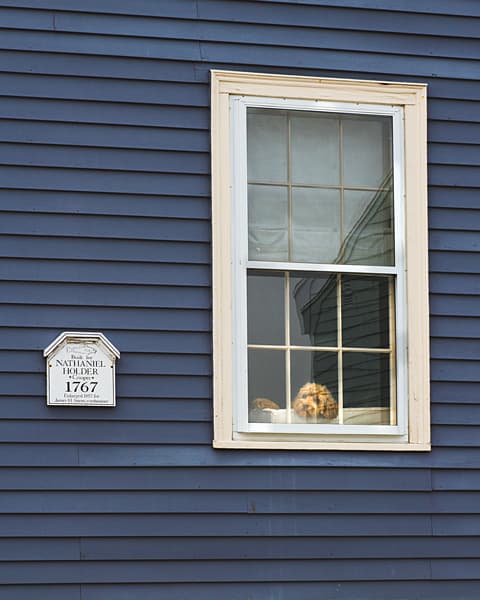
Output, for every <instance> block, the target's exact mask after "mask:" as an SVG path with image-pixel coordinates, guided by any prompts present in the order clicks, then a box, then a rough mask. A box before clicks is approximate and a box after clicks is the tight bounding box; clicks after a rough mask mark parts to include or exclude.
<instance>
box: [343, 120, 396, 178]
mask: <svg viewBox="0 0 480 600" xmlns="http://www.w3.org/2000/svg"><path fill="white" fill-rule="evenodd" d="M342 124H343V160H344V164H343V185H345V186H348V187H352V186H353V187H357V186H364V187H375V188H376V187H385V186H390V183H391V173H392V120H391V118H390V117H381V116H365V115H362V116H353V115H351V116H348V117H347V116H344V118H343V119H342Z"/></svg>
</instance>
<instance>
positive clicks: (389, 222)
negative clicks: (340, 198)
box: [342, 190, 394, 266]
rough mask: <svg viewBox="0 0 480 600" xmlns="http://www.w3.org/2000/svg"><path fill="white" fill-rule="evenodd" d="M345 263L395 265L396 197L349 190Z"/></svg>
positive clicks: (344, 217)
mask: <svg viewBox="0 0 480 600" xmlns="http://www.w3.org/2000/svg"><path fill="white" fill-rule="evenodd" d="M343 206H344V210H343V231H344V248H343V252H342V262H345V263H348V264H363V265H385V266H387V265H393V264H394V246H393V194H392V193H391V192H388V191H376V192H372V191H358V190H345V192H344V203H343Z"/></svg>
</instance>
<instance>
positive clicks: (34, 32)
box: [0, 10, 478, 59]
mask: <svg viewBox="0 0 480 600" xmlns="http://www.w3.org/2000/svg"><path fill="white" fill-rule="evenodd" d="M351 16H352V15H351V14H350V17H351ZM0 18H1V19H2V20H1V24H2V28H3V30H4V32H5V33H6V34H8V35H7V36H5V38H6V44H7V46H8V47H10V45H12V47H15V46H16V42H15V40H16V39H17V38H18V37H19V36H21V35H28V36H29V39H31V44H32V48H33V49H34V50H39V51H45V50H51V48H52V47H53V48H54V49H57V48H58V44H62V42H63V49H64V51H67V52H71V51H72V42H73V44H74V43H75V40H76V39H81V38H82V36H84V37H86V36H88V39H89V42H90V43H89V46H90V45H92V46H93V47H92V48H91V50H93V51H95V52H97V47H96V42H97V40H100V39H102V38H103V39H104V40H105V49H106V50H109V48H110V45H111V44H114V43H115V41H116V38H118V37H121V39H122V40H125V41H127V44H126V50H127V53H128V55H129V50H128V46H129V45H132V46H133V43H136V45H137V47H140V45H139V44H138V42H141V44H142V46H143V45H146V46H147V48H146V50H147V52H148V51H151V50H150V45H151V47H152V48H155V47H156V44H159V43H165V42H166V41H167V40H175V42H174V43H173V44H172V49H174V50H175V51H176V58H178V57H181V58H186V59H188V57H184V56H183V54H182V52H181V49H182V48H183V47H184V46H177V43H178V42H177V41H178V40H183V41H192V42H193V43H196V44H198V40H201V41H203V40H209V41H211V42H221V43H225V42H230V43H236V44H245V43H252V42H253V43H257V44H262V45H265V46H281V47H284V46H288V47H303V48H316V49H332V48H334V47H335V44H338V46H339V50H356V51H364V50H367V49H368V51H369V52H376V53H379V54H401V55H411V56H422V55H424V56H435V57H449V58H473V59H476V58H477V57H478V52H477V46H476V43H475V39H471V40H469V39H467V36H463V37H462V38H456V37H453V36H451V34H450V32H448V34H447V32H444V36H445V34H446V35H447V36H448V37H441V34H440V36H439V35H438V33H436V31H435V18H432V21H433V23H432V25H433V31H432V30H430V31H428V32H427V31H426V30H425V31H423V34H424V35H423V36H420V35H416V36H412V35H411V33H410V32H408V33H402V32H401V25H400V28H397V29H395V28H394V27H393V26H392V25H390V31H387V32H381V31H375V28H374V27H375V25H374V24H372V25H373V26H372V25H371V26H370V28H369V29H367V23H366V22H365V21H363V23H362V24H360V23H361V21H360V23H359V22H357V26H356V28H353V27H350V28H346V29H348V34H347V35H345V33H344V32H343V31H342V29H341V28H339V27H338V24H337V25H336V26H333V24H332V25H330V27H329V26H328V24H326V23H325V24H322V26H321V27H318V26H317V27H315V28H312V27H305V26H301V27H296V26H294V25H292V24H284V25H283V26H282V25H275V24H273V23H271V24H269V27H268V28H265V27H264V26H262V25H261V24H252V23H239V22H235V21H229V22H221V21H213V20H205V21H199V20H174V19H170V20H169V21H168V26H167V27H165V26H163V27H162V26H161V23H159V22H157V21H156V20H155V19H150V18H137V19H132V18H131V17H129V16H125V17H110V16H109V17H106V16H102V15H98V14H89V15H88V14H87V15H81V16H79V15H78V14H77V15H76V14H71V13H62V12H56V14H55V26H54V28H53V26H52V25H53V24H52V22H51V20H50V22H49V23H47V22H45V20H43V22H42V23H39V22H27V23H25V22H24V21H22V26H21V28H19V27H18V23H19V18H21V13H19V12H13V13H12V12H10V11H8V12H7V11H5V10H0ZM337 23H338V21H337ZM362 25H363V27H362ZM355 29H359V30H360V31H355ZM366 29H367V31H368V34H369V35H368V38H366V36H365V30H366ZM286 34H287V35H286ZM132 38H133V39H132ZM367 39H368V43H366V40H367ZM92 42H93V44H92ZM17 44H18V43H17ZM113 47H114V46H113ZM179 48H180V52H179ZM124 51H125V50H124ZM109 53H110V52H109ZM118 53H119V52H118ZM162 56H169V55H168V54H167V53H164V54H163V55H162ZM195 58H196V57H195Z"/></svg>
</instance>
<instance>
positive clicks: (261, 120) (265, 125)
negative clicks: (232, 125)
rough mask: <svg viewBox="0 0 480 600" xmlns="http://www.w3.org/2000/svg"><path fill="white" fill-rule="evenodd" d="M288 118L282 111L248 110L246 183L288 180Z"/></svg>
mask: <svg viewBox="0 0 480 600" xmlns="http://www.w3.org/2000/svg"><path fill="white" fill-rule="evenodd" d="M287 147H288V143H287V117H286V114H285V113H284V112H283V111H280V110H274V109H273V110H272V109H271V110H268V109H255V108H249V109H248V111H247V157H248V180H249V181H266V182H268V181H271V182H286V181H287Z"/></svg>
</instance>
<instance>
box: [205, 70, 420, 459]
mask: <svg viewBox="0 0 480 600" xmlns="http://www.w3.org/2000/svg"><path fill="white" fill-rule="evenodd" d="M425 95H426V94H425V85H423V84H403V83H391V82H383V83H381V82H369V81H360V80H335V79H323V78H322V79H319V78H309V77H297V76H284V75H259V74H248V73H239V72H222V71H212V211H213V217H212V223H213V263H214V266H213V310H214V406H215V409H214V413H215V422H214V425H215V440H214V446H215V447H217V448H220V447H225V448H227V447H229V448H234V447H235V448H271V449H275V448H283V449H294V448H302V449H325V448H330V449H332V450H333V449H351V448H355V449H359V450H396V451H398V450H422V451H424V450H428V449H429V443H430V442H429V440H430V425H429V379H428V377H429V353H428V287H427V283H428V279H427V274H428V270H427V220H426V206H427V203H426V112H425ZM235 96H237V97H235ZM285 99H287V100H285ZM312 101H313V102H312ZM268 103H270V104H268ZM359 103H363V104H364V106H362V107H360V108H359ZM247 105H249V106H254V105H255V106H269V107H272V108H274V107H275V108H279V107H283V108H285V107H286V106H288V108H289V109H291V108H293V107H297V108H299V109H301V110H305V108H306V107H307V106H308V109H309V110H323V111H325V110H326V111H338V112H364V113H366V114H383V115H391V116H392V118H393V122H394V139H395V143H394V180H395V183H394V188H395V244H396V246H395V255H396V260H395V266H394V267H366V266H365V267H364V266H361V267H358V266H357V265H355V266H351V265H317V264H310V263H309V264H305V263H302V264H299V263H276V262H271V263H270V262H260V261H248V260H247V251H248V247H247V246H246V235H243V234H241V233H240V230H243V232H246V231H247V229H248V221H247V214H246V206H247V201H246V185H245V183H244V182H246V138H245V130H246V128H245V126H244V119H245V108H246V106H247ZM313 106H315V108H313ZM230 110H231V111H232V114H233V115H234V117H233V123H234V126H233V127H234V129H235V131H234V135H235V141H234V142H233V138H232V137H231V134H230V131H231V129H230V114H229V113H230ZM402 115H403V117H402ZM403 118H404V120H403ZM402 132H404V134H405V137H404V138H403V135H402ZM404 149H405V151H404ZM230 155H233V157H234V158H233V161H232V160H231V158H229V157H230ZM404 155H405V163H404V164H402V161H403V156H404ZM229 164H232V165H233V167H234V168H233V169H232V171H230V168H229V167H228V165H229ZM232 189H233V190H235V192H234V196H233V203H234V205H236V203H237V202H240V203H241V204H242V205H243V208H242V207H240V208H236V209H235V212H234V213H233V215H234V217H235V220H234V221H233V222H232V204H231V203H232V194H231V191H232ZM238 190H239V191H238ZM235 194H236V195H235ZM242 198H243V200H241V199H242ZM404 204H405V205H406V211H403V209H402V207H403V206H404ZM242 235H243V238H242ZM239 236H240V237H239ZM242 239H243V242H242V241H241V240H242ZM231 240H234V241H233V246H234V247H235V251H234V249H233V248H232V243H231ZM403 240H406V247H407V255H406V260H405V259H404V258H403V257H404V256H405V246H404V245H403ZM242 244H243V246H242ZM247 268H255V269H259V270H260V269H265V270H270V269H273V270H284V271H295V270H296V271H312V272H330V273H335V272H336V273H364V274H372V275H393V276H395V278H396V291H395V296H396V300H397V301H396V315H395V324H396V329H397V339H396V350H397V379H396V395H397V398H398V402H397V406H396V410H397V417H398V425H396V426H392V427H390V426H387V430H388V433H383V432H382V433H379V434H378V435H371V433H370V432H369V431H367V430H363V431H362V434H361V435H355V434H351V433H350V431H349V430H348V429H345V427H347V428H348V427H355V433H357V432H358V431H359V430H358V429H357V427H358V426H343V425H314V428H315V429H314V432H318V431H319V429H318V428H319V427H320V428H322V427H327V428H328V429H327V432H326V433H325V434H324V433H323V432H322V433H321V434H319V435H316V434H315V433H313V434H311V433H307V432H306V431H305V430H304V429H302V430H301V432H302V433H300V434H298V433H294V432H293V431H291V433H285V432H283V431H282V432H279V433H273V432H272V433H265V432H264V433H253V432H252V431H251V429H250V433H248V432H245V433H235V429H237V430H238V429H240V430H243V431H246V430H247V431H248V429H249V427H250V428H251V426H252V424H250V425H249V424H248V397H247V386H246V364H247V363H246V284H245V283H244V282H245V280H246V276H245V274H246V269H247ZM238 279H240V280H242V281H240V282H239V281H238ZM402 299H403V300H402ZM405 299H406V301H405ZM239 301H240V303H242V302H243V306H245V309H244V310H239V309H238V304H235V303H238V302H239ZM232 303H233V306H234V309H233V310H232ZM242 336H243V337H242ZM238 343H241V344H242V346H241V347H242V348H243V350H241V351H240V352H238V351H237V350H235V348H236V346H238ZM407 349H408V353H407ZM330 350H332V349H330ZM337 350H338V349H337ZM407 375H408V377H407ZM407 379H408V384H407ZM234 405H235V406H238V407H239V412H238V413H237V414H236V415H235V427H233V426H232V425H233V422H234V413H233V406H234ZM395 419H396V418H395V415H394V414H393V412H392V415H391V422H395ZM407 422H408V424H409V425H408V435H407V434H406V431H407V427H406V425H407ZM262 425H265V424H262ZM277 426H278V425H277ZM294 426H295V425H294V424H286V425H285V427H287V428H288V427H290V428H291V427H294ZM300 427H304V425H300ZM332 427H336V428H337V430H338V434H335V435H332V434H331V428H332ZM361 427H367V429H368V428H370V429H371V428H372V427H374V428H375V427H377V426H361ZM338 428H340V429H338ZM342 428H344V429H343V431H341V429H342ZM377 431H379V430H378V428H377ZM312 435H313V437H312ZM265 436H266V437H265ZM278 436H280V438H279V437H278ZM345 436H346V437H345ZM386 440H388V441H386Z"/></svg>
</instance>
